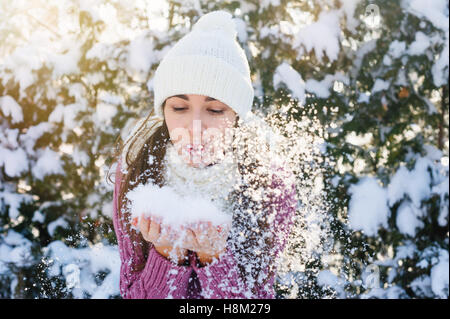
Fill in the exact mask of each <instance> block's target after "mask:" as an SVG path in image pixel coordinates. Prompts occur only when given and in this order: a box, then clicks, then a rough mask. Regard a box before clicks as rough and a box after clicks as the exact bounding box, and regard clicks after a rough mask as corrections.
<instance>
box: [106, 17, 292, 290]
mask: <svg viewBox="0 0 450 319" xmlns="http://www.w3.org/2000/svg"><path fill="white" fill-rule="evenodd" d="M153 85H154V92H155V104H154V109H153V110H152V112H151V113H150V114H149V115H148V116H147V117H146V118H143V119H141V121H139V122H138V123H137V125H136V126H135V128H134V129H133V130H132V132H131V133H130V134H129V136H128V138H127V139H126V141H125V143H123V144H122V143H120V144H119V146H120V147H119V148H118V154H116V158H117V167H116V175H115V188H114V199H113V200H114V205H113V206H114V207H113V210H114V211H113V221H114V228H115V231H116V235H117V240H118V244H119V251H120V256H121V262H122V264H121V279H120V291H121V294H122V296H123V297H124V298H274V296H275V295H274V288H273V284H274V280H275V267H276V265H275V262H274V261H275V260H276V257H277V256H278V255H279V253H280V251H282V249H283V248H284V245H285V240H286V237H287V235H288V234H289V228H290V226H291V224H292V223H293V216H294V215H295V211H296V207H297V197H296V189H295V183H294V179H293V176H292V173H290V171H289V169H288V168H287V167H285V166H284V165H282V164H280V162H279V161H276V160H275V158H274V157H272V154H270V153H269V149H268V147H267V145H265V143H264V141H262V140H258V139H257V138H256V137H257V134H255V133H256V132H254V131H252V127H251V126H249V125H248V123H249V119H250V118H251V112H250V109H251V104H252V101H253V88H252V86H251V80H250V72H249V67H248V62H247V60H246V57H245V54H244V52H243V51H242V49H241V48H240V47H239V44H238V43H237V41H236V30H235V29H234V24H233V21H232V20H231V15H230V14H229V13H227V12H224V11H215V12H211V13H209V14H206V15H205V16H203V17H202V18H201V19H200V20H199V21H198V22H197V23H196V25H194V28H193V30H192V31H191V32H190V33H189V34H187V35H186V36H185V37H183V38H182V39H180V40H179V41H178V42H177V44H176V45H175V46H174V47H173V48H171V50H169V52H168V53H167V54H166V56H165V57H164V59H163V60H162V61H161V63H160V65H159V66H158V69H157V70H156V73H155V78H154V81H153ZM246 128H247V129H246ZM211 132H212V133H211ZM229 132H232V133H231V134H229ZM244 133H246V134H244ZM226 136H228V137H231V138H228V139H225V140H226V141H225V142H224V137H226ZM206 150H208V152H206ZM211 150H212V151H211ZM211 154H212V155H211ZM230 154H231V155H232V157H228V155H230ZM230 158H232V159H233V160H231V161H230V160H229V159H230ZM149 182H150V183H154V184H156V185H158V186H160V187H162V186H164V185H178V188H175V189H176V190H177V191H179V192H180V193H183V194H189V193H190V192H198V193H200V194H201V195H202V196H204V197H207V198H210V199H211V200H213V201H214V203H216V204H217V206H218V207H220V209H222V210H227V211H228V212H230V213H231V215H232V223H231V225H229V227H222V228H220V227H219V228H217V227H214V226H213V225H212V224H211V223H207V222H199V223H197V224H196V225H195V226H187V225H186V227H185V228H184V229H182V230H180V229H172V228H170V226H168V225H166V224H162V223H161V221H160V220H158V219H157V218H146V217H144V215H142V216H141V218H139V219H138V220H132V219H131V217H130V211H129V201H128V200H127V196H126V195H127V193H128V192H130V191H131V190H133V189H134V188H135V187H136V186H137V185H139V184H145V183H149ZM143 213H144V212H143ZM146 213H150V215H151V212H146ZM175 243H176V244H175ZM180 243H181V244H180Z"/></svg>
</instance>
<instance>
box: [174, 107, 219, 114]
mask: <svg viewBox="0 0 450 319" xmlns="http://www.w3.org/2000/svg"><path fill="white" fill-rule="evenodd" d="M185 109H186V108H185V107H173V110H174V112H181V111H184V110H185ZM208 111H210V112H211V113H213V114H223V110H208Z"/></svg>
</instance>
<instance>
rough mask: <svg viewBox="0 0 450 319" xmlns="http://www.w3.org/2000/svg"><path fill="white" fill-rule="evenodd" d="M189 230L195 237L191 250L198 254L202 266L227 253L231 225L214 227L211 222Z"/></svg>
mask: <svg viewBox="0 0 450 319" xmlns="http://www.w3.org/2000/svg"><path fill="white" fill-rule="evenodd" d="M189 228H190V230H191V231H192V233H193V235H194V236H193V237H194V242H193V243H192V246H193V247H191V248H190V250H192V251H195V252H196V253H197V256H198V258H199V261H200V263H201V264H202V265H204V264H208V263H210V262H212V261H213V259H214V258H219V256H220V255H221V254H222V253H223V252H224V251H225V249H226V245H227V239H228V234H229V232H230V226H229V225H221V226H214V225H212V223H211V222H199V223H197V224H196V225H194V226H193V227H189Z"/></svg>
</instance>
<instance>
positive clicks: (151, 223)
mask: <svg viewBox="0 0 450 319" xmlns="http://www.w3.org/2000/svg"><path fill="white" fill-rule="evenodd" d="M136 223H137V221H136V220H134V221H133V224H134V225H135V226H136ZM138 224H139V226H138V228H139V231H140V232H141V234H142V237H143V238H144V239H145V240H146V241H148V242H151V243H152V244H153V246H154V247H155V249H156V251H158V252H159V253H160V254H161V255H163V256H164V257H166V258H169V259H170V260H172V261H173V262H176V263H177V264H179V265H180V264H183V263H184V261H185V260H186V259H187V255H188V250H187V249H185V248H180V247H174V244H175V242H176V240H177V239H178V237H179V236H178V234H177V233H176V232H175V231H174V230H172V229H171V228H170V226H168V227H164V228H162V227H161V223H160V222H159V221H158V220H157V219H156V218H155V217H151V218H147V217H145V216H144V215H143V214H142V215H141V217H140V218H139V222H138Z"/></svg>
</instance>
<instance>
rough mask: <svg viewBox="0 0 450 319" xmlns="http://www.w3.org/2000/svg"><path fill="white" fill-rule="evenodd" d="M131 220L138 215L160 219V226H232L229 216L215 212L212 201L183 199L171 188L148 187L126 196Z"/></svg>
mask: <svg viewBox="0 0 450 319" xmlns="http://www.w3.org/2000/svg"><path fill="white" fill-rule="evenodd" d="M127 197H128V199H129V200H130V201H131V207H130V214H131V217H132V218H135V217H138V218H139V217H140V216H141V214H144V216H146V217H149V216H152V217H157V218H161V220H162V223H163V224H170V225H173V226H181V225H189V224H195V223H197V222H201V221H203V222H211V223H212V224H213V225H215V226H218V225H226V224H231V216H230V215H229V214H227V213H225V212H223V211H221V210H219V209H218V208H217V206H216V205H214V203H213V202H212V201H211V200H208V199H205V198H202V197H200V196H198V195H191V196H186V197H182V196H180V195H178V194H177V193H176V192H175V191H174V189H173V188H172V187H169V186H163V187H159V186H158V185H155V184H152V183H149V184H145V185H143V184H141V185H138V186H137V187H136V188H134V189H133V190H131V191H130V192H128V194H127Z"/></svg>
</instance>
